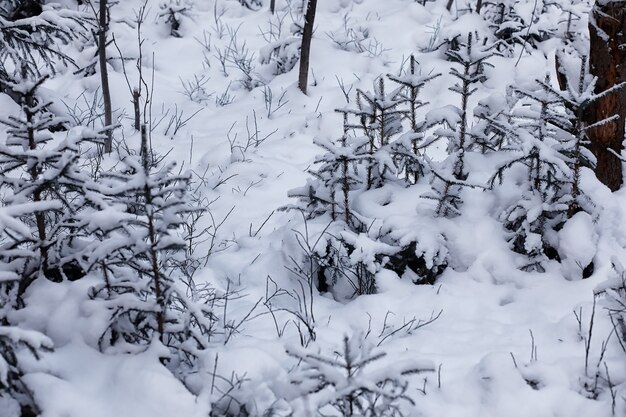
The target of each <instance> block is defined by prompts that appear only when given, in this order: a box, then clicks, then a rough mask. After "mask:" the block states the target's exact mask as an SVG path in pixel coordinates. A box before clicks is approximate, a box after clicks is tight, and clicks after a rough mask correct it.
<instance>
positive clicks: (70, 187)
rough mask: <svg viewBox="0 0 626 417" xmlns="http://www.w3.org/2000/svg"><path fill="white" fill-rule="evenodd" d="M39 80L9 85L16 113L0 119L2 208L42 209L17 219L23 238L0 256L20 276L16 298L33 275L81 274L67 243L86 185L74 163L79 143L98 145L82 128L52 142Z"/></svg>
mask: <svg viewBox="0 0 626 417" xmlns="http://www.w3.org/2000/svg"><path fill="white" fill-rule="evenodd" d="M44 81H45V78H42V79H40V80H39V81H37V82H23V83H20V84H12V85H11V87H12V89H13V91H14V95H16V96H17V97H20V104H21V106H22V114H21V115H19V116H10V117H8V118H4V119H0V123H2V124H4V125H6V126H8V128H9V129H8V131H7V133H8V135H9V136H8V138H7V140H6V142H5V144H3V145H0V184H1V185H0V187H1V188H2V191H3V192H4V198H3V204H4V205H7V206H8V205H13V204H25V203H35V204H37V205H39V204H44V203H45V205H46V208H45V210H41V209H40V210H34V211H33V212H32V213H30V214H29V215H28V216H24V217H23V218H22V220H23V221H24V222H26V223H27V224H28V225H29V227H31V230H32V232H31V236H30V237H29V239H16V240H15V241H14V242H13V244H12V245H11V248H10V249H11V251H9V252H4V253H3V255H4V257H5V260H6V261H10V263H11V264H12V265H13V266H14V268H16V269H15V271H16V272H17V271H19V273H20V274H21V275H22V276H23V279H22V281H21V284H20V291H19V294H22V293H23V291H24V290H25V289H26V287H27V286H28V285H29V284H30V282H32V280H34V279H35V278H37V276H39V275H44V276H46V277H48V278H49V279H52V280H61V279H63V278H69V279H78V278H80V277H81V276H82V275H83V274H84V272H83V271H82V269H81V268H80V267H79V265H78V264H77V262H76V259H75V255H77V250H76V249H75V248H73V244H72V233H73V232H72V231H73V229H74V223H75V215H76V214H77V213H78V212H79V211H81V210H82V209H83V208H84V205H85V201H84V198H83V194H84V185H85V183H86V182H88V181H89V175H88V174H87V173H85V172H83V171H82V170H81V168H80V167H79V164H78V160H79V157H80V154H81V150H80V146H81V144H83V143H85V142H87V141H93V142H96V143H97V144H100V143H101V141H102V135H101V134H100V133H98V132H94V131H91V130H90V129H87V128H83V127H75V128H73V129H72V130H70V131H69V132H68V133H67V134H66V135H65V138H64V139H63V140H60V141H59V140H57V138H55V136H54V135H53V134H52V132H51V131H50V130H51V129H52V128H53V127H54V126H57V125H59V124H60V123H62V120H61V119H59V118H57V117H56V116H54V115H52V114H51V113H50V112H49V110H48V108H49V106H50V103H47V102H44V101H41V99H39V98H38V97H37V96H36V92H37V89H38V88H39V86H40V85H41V84H42V83H43V82H44ZM6 249H9V248H6ZM18 249H20V250H18Z"/></svg>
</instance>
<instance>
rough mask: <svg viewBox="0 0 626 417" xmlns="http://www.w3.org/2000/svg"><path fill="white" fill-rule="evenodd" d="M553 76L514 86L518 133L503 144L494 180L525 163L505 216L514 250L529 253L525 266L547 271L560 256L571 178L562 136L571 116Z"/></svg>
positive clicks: (515, 128)
mask: <svg viewBox="0 0 626 417" xmlns="http://www.w3.org/2000/svg"><path fill="white" fill-rule="evenodd" d="M548 85H549V80H546V82H541V83H537V87H536V88H535V89H534V90H523V89H519V88H513V89H512V90H511V91H512V94H515V95H517V96H518V97H520V98H521V99H522V100H521V103H520V104H521V105H519V106H518V107H517V108H515V109H514V111H513V114H512V116H513V118H514V129H512V131H514V132H515V136H512V137H510V138H509V140H508V144H507V145H506V146H505V147H503V151H504V152H506V153H507V155H508V158H507V159H506V160H505V161H504V162H503V163H501V164H500V165H499V166H498V167H497V169H496V173H495V174H494V176H493V177H492V178H491V180H490V184H491V186H492V187H493V186H494V185H495V184H496V183H498V182H499V183H500V184H501V183H502V179H503V176H504V175H505V173H506V172H507V171H509V170H510V169H511V168H512V167H514V166H516V165H518V164H521V165H522V166H524V167H525V168H524V171H525V177H526V178H525V181H524V182H523V185H522V190H521V195H520V198H519V200H517V201H516V202H514V203H513V204H512V205H510V206H509V207H508V208H506V209H505V210H504V211H503V213H502V215H501V219H502V221H503V223H504V225H505V228H506V229H507V230H508V231H510V233H511V237H510V242H511V245H512V248H513V250H514V251H515V252H518V253H521V254H525V255H527V256H528V257H529V263H528V264H527V265H526V266H524V268H523V269H525V270H537V271H544V270H545V268H544V265H543V264H544V262H545V261H546V260H547V259H548V258H552V259H558V252H557V248H558V239H557V236H556V231H557V230H558V228H559V227H561V226H562V224H563V222H564V221H565V220H566V219H567V209H568V207H569V205H570V203H571V198H572V197H571V196H570V194H569V184H570V181H571V180H570V179H571V178H572V177H573V174H572V170H571V167H570V160H569V158H568V157H567V156H566V154H565V152H566V150H567V142H565V141H564V140H563V137H564V134H566V133H565V131H564V130H563V128H566V127H567V126H568V124H569V120H568V118H567V115H566V113H565V109H564V106H563V101H562V98H561V97H560V96H559V95H558V94H556V93H555V92H554V91H552V90H551V89H550V88H548Z"/></svg>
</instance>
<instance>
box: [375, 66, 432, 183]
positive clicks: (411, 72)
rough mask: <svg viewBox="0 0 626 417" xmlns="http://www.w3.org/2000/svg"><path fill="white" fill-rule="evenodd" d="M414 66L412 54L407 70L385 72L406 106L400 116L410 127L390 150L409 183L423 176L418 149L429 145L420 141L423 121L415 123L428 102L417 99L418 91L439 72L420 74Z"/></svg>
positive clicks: (422, 136) (422, 134)
mask: <svg viewBox="0 0 626 417" xmlns="http://www.w3.org/2000/svg"><path fill="white" fill-rule="evenodd" d="M417 67H418V63H417V61H416V60H415V56H413V55H411V57H410V58H409V68H408V71H406V72H405V73H403V74H400V75H393V74H387V77H388V78H389V79H390V80H391V81H393V82H395V83H397V84H399V85H401V86H402V90H401V91H400V92H399V97H400V98H401V100H402V101H403V105H404V106H408V111H406V112H405V113H404V116H405V118H407V119H408V120H409V124H410V130H409V131H408V132H406V133H405V134H404V135H403V137H402V138H400V139H398V140H397V144H396V145H395V146H394V148H395V149H394V153H395V154H396V155H395V159H396V164H397V165H398V169H399V171H400V172H401V173H404V175H405V176H406V178H407V179H408V180H411V181H412V182H413V184H415V183H417V181H418V180H419V178H421V177H422V176H423V175H424V172H425V169H426V167H425V166H424V164H423V162H424V160H423V159H424V158H423V155H422V150H423V149H425V148H426V147H428V146H429V144H430V142H428V141H426V142H425V141H424V133H423V128H424V123H423V122H421V121H420V122H418V116H417V111H418V109H420V108H422V107H424V106H426V105H428V102H424V101H422V100H421V99H420V91H421V89H422V88H423V87H424V86H425V85H426V84H428V82H430V81H431V80H433V79H435V78H437V77H439V76H441V73H434V74H433V73H431V74H428V75H422V74H421V73H420V71H418V68H417ZM407 151H409V152H407Z"/></svg>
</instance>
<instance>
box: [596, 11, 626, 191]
mask: <svg viewBox="0 0 626 417" xmlns="http://www.w3.org/2000/svg"><path fill="white" fill-rule="evenodd" d="M589 34H590V38H591V39H590V56H589V64H590V65H589V66H590V72H591V74H593V75H594V76H596V77H598V82H597V84H596V93H601V92H603V91H605V90H607V89H609V88H611V87H613V86H615V85H617V84H619V83H621V82H624V81H626V65H624V62H626V50H625V49H624V48H623V47H622V45H624V44H626V8H625V7H624V3H623V2H621V1H610V0H609V1H606V0H604V1H602V0H597V1H596V4H595V6H594V7H593V9H592V11H591V14H590V16H589ZM613 115H617V116H619V118H618V119H616V120H614V121H611V122H608V123H604V124H602V125H600V126H598V127H596V128H594V129H590V130H589V131H588V135H589V139H590V142H591V144H590V149H591V151H592V152H593V154H594V155H595V157H596V159H597V165H596V176H597V177H598V179H599V180H600V181H602V182H603V183H604V184H606V185H607V186H608V187H609V188H610V189H611V190H612V191H615V190H617V189H619V188H620V187H621V185H622V161H621V160H620V159H619V158H617V157H616V156H615V155H614V154H612V153H611V152H609V149H611V150H612V151H614V152H616V153H617V154H619V153H620V152H621V151H622V149H623V146H622V142H623V140H624V121H625V120H626V91H624V90H623V89H622V90H619V91H617V92H615V93H613V94H609V95H608V96H606V97H604V98H602V99H600V100H598V101H597V102H596V103H594V104H593V105H591V106H590V109H589V112H588V113H587V116H588V120H587V124H588V125H591V124H593V123H597V122H599V121H602V120H605V119H607V118H609V117H611V116H613Z"/></svg>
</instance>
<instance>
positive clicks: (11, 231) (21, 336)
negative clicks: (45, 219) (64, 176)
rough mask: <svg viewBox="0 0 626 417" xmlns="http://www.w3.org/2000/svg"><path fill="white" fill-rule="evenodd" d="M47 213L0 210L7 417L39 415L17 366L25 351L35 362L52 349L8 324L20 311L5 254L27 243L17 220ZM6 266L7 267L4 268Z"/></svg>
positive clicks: (1, 359)
mask: <svg viewBox="0 0 626 417" xmlns="http://www.w3.org/2000/svg"><path fill="white" fill-rule="evenodd" d="M47 209H48V205H47V204H46V203H24V204H13V205H11V206H8V207H0V251H2V252H3V254H4V256H3V258H5V259H2V260H0V266H1V272H0V409H1V410H2V412H3V413H5V414H3V415H6V416H7V417H20V416H34V415H38V414H39V413H40V410H39V407H38V406H37V404H36V403H35V399H34V397H33V394H32V392H31V390H30V389H29V387H28V385H27V384H26V383H25V381H24V380H23V377H24V374H25V370H24V369H23V366H22V364H21V363H20V359H19V353H20V352H21V351H22V350H28V351H29V352H30V353H31V354H32V355H34V356H35V358H37V359H38V358H39V356H40V354H41V353H42V352H44V351H48V350H50V349H51V348H52V341H51V340H50V339H49V338H47V337H46V336H44V335H43V334H41V333H38V332H36V331H32V330H25V329H22V328H20V327H19V326H16V325H15V324H13V323H11V321H10V320H9V315H10V313H11V312H13V311H14V310H16V309H18V308H20V307H21V305H22V302H21V300H20V297H19V296H18V294H17V289H18V287H19V286H20V280H21V278H22V277H21V276H20V274H18V273H16V272H12V271H11V270H12V269H13V268H11V267H10V266H8V265H5V264H4V262H5V260H6V258H8V257H10V254H9V253H8V252H11V251H14V249H12V248H11V247H12V246H13V244H12V243H13V242H15V241H29V240H30V239H31V229H30V227H29V226H28V225H26V224H25V223H23V222H22V221H21V220H20V218H24V217H28V216H31V215H32V213H33V212H37V211H39V210H41V211H45V210H47ZM7 266H8V267H7Z"/></svg>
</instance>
